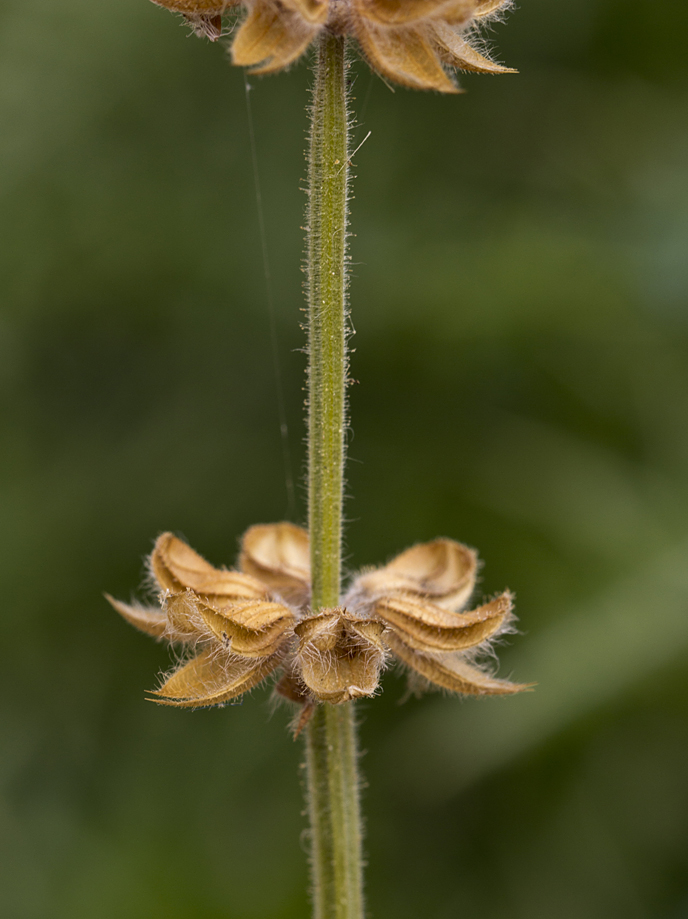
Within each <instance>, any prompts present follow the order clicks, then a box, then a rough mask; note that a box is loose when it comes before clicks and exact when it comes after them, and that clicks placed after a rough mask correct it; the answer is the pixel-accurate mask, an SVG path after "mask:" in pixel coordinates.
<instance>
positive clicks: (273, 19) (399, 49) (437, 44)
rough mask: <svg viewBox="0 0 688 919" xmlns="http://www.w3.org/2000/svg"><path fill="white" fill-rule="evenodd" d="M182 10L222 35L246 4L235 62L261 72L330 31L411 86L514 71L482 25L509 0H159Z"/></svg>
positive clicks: (204, 31) (197, 25)
mask: <svg viewBox="0 0 688 919" xmlns="http://www.w3.org/2000/svg"><path fill="white" fill-rule="evenodd" d="M153 2H154V3H157V4H158V5H159V6H164V7H166V8H167V9H169V10H173V11H175V12H177V13H181V14H182V15H183V16H185V17H186V19H188V20H189V22H190V23H191V24H192V26H193V27H194V30H195V31H196V32H197V33H198V34H200V35H205V36H207V37H208V38H210V39H211V40H212V41H215V40H216V39H217V38H219V37H220V34H221V26H222V15H223V14H224V13H225V12H227V11H228V10H229V9H230V8H231V7H237V6H239V5H243V6H244V7H245V8H246V11H247V15H246V17H245V18H244V20H243V22H242V23H241V25H240V27H239V28H238V30H237V32H236V36H235V38H234V41H233V43H232V58H233V61H234V63H235V64H238V65H240V66H242V67H252V68H254V72H255V73H268V72H270V71H275V70H281V69H282V68H283V67H287V66H288V65H289V64H291V63H293V62H294V61H295V60H296V59H297V58H299V57H300V56H301V55H302V54H303V52H304V51H305V50H306V48H307V47H308V46H309V45H310V44H311V42H312V41H313V40H314V39H315V38H316V36H317V35H318V34H319V33H320V32H322V31H323V30H324V29H328V30H330V31H331V32H333V33H335V34H337V35H347V36H350V37H351V38H353V39H355V41H356V42H358V45H359V47H360V48H361V50H362V52H363V54H364V55H365V57H366V58H367V60H368V63H369V64H370V66H371V67H372V68H373V69H374V70H376V71H377V72H378V73H380V74H381V75H382V76H383V77H385V78H387V79H389V80H392V81H393V82H395V83H401V84H402V85H404V86H409V87H411V88H413V89H435V90H439V91H440V92H445V93H451V92H457V91H458V90H457V86H456V83H455V82H454V80H453V78H452V76H451V75H450V72H448V71H451V69H452V68H457V69H459V70H469V71H475V72H477V73H513V71H511V70H509V68H507V67H503V66H501V65H500V64H496V63H495V62H494V61H492V60H490V58H489V57H486V56H485V55H483V54H481V53H480V52H479V51H478V50H477V48H476V43H475V39H474V36H475V30H476V27H477V26H478V25H480V24H481V23H484V22H486V21H488V20H489V19H494V18H495V17H496V16H498V15H499V14H500V13H501V12H503V11H504V10H505V9H506V8H507V7H508V6H510V4H511V0H153Z"/></svg>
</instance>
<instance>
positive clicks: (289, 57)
mask: <svg viewBox="0 0 688 919" xmlns="http://www.w3.org/2000/svg"><path fill="white" fill-rule="evenodd" d="M319 28H320V27H319V26H317V25H313V24H311V23H308V22H306V21H305V20H304V19H302V18H301V16H300V15H298V14H297V13H290V12H289V11H288V10H286V9H285V8H284V7H280V6H279V5H278V4H277V3H271V2H266V0H258V2H256V3H255V4H254V5H253V6H252V8H251V10H250V12H249V14H248V17H247V18H246V20H245V21H244V22H243V24H242V26H241V28H240V29H239V31H238V32H237V35H236V38H235V39H234V43H233V44H232V60H233V62H234V63H235V64H238V65H239V66H241V67H253V66H254V65H256V64H261V63H262V66H261V67H257V68H256V70H255V73H268V72H269V71H271V70H279V68H280V67H286V66H287V64H290V63H291V62H292V61H295V60H296V58H298V57H300V56H301V54H303V52H304V51H305V50H306V48H307V47H308V45H309V44H310V43H311V41H312V40H313V38H314V37H315V35H316V34H317V32H318V31H319ZM263 62H264V63H263Z"/></svg>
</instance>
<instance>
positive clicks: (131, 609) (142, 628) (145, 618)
mask: <svg viewBox="0 0 688 919" xmlns="http://www.w3.org/2000/svg"><path fill="white" fill-rule="evenodd" d="M105 599H106V600H107V601H108V603H109V604H110V606H112V607H113V608H114V609H115V610H117V612H118V613H119V614H120V616H121V617H122V618H123V619H126V620H127V622H128V623H129V625H133V626H134V628H135V629H138V630H139V632H145V633H146V635H152V636H153V637H154V638H162V637H163V635H164V634H165V629H166V627H167V619H166V617H165V614H164V613H163V612H161V611H160V609H156V608H154V607H150V606H141V604H140V603H122V601H121V600H115V598H114V597H111V596H110V594H105Z"/></svg>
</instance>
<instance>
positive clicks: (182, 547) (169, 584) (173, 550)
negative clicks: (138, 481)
mask: <svg viewBox="0 0 688 919" xmlns="http://www.w3.org/2000/svg"><path fill="white" fill-rule="evenodd" d="M150 568H151V571H152V573H153V576H154V577H155V580H156V581H157V582H158V584H159V585H160V587H161V588H162V590H170V591H172V592H175V593H179V592H181V591H183V590H184V589H185V588H190V589H191V590H193V591H194V592H195V593H197V594H201V595H202V596H204V597H209V598H213V599H217V600H218V601H222V600H225V601H233V600H257V599H259V598H261V597H265V596H266V595H267V594H268V589H267V587H266V586H265V584H261V583H260V581H257V580H256V579H255V578H252V577H250V576H249V575H247V574H241V573H240V572H239V571H227V569H225V568H214V567H213V566H212V565H211V564H210V563H209V562H207V561H206V560H205V559H204V558H202V557H201V556H200V555H199V554H198V553H197V552H194V550H193V549H192V548H191V547H190V546H188V545H187V544H186V543H185V542H183V541H182V540H181V539H177V537H176V536H175V535H174V534H173V533H163V534H162V536H159V537H158V539H157V542H156V543H155V548H154V549H153V552H152V554H151V557H150Z"/></svg>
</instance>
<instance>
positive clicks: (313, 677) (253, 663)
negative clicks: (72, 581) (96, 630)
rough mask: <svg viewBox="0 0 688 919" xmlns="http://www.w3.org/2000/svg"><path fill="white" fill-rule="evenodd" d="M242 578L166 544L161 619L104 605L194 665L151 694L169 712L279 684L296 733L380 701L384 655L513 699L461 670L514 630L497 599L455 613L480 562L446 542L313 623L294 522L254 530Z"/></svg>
mask: <svg viewBox="0 0 688 919" xmlns="http://www.w3.org/2000/svg"><path fill="white" fill-rule="evenodd" d="M240 564H241V568H242V571H234V570H227V569H226V568H215V567H213V566H212V565H211V564H210V563H209V562H207V561H206V560H205V559H204V558H202V557H201V556H200V555H198V553H196V552H194V551H193V549H191V548H190V547H189V546H187V545H186V543H185V542H183V541H182V540H180V539H178V538H177V537H176V536H173V535H172V534H171V533H163V535H162V536H160V537H159V539H158V540H157V541H156V543H155V548H154V549H153V552H152V554H151V557H150V559H149V568H150V572H151V575H152V577H153V579H154V581H155V583H156V585H157V587H158V588H159V599H160V609H155V608H152V607H144V606H141V605H139V604H135V603H134V604H127V603H122V602H121V601H119V600H114V599H113V598H112V597H109V596H108V597H107V599H108V600H109V602H110V603H111V604H112V606H113V607H114V608H115V609H116V610H117V612H118V613H119V614H120V615H121V616H122V617H123V618H124V619H126V621H127V622H129V623H130V624H131V625H133V626H134V627H135V628H137V629H139V630H140V631H142V632H146V633H147V634H148V635H151V636H153V637H154V638H164V639H166V640H168V641H170V642H173V643H176V644H181V645H182V646H184V647H186V649H187V653H188V654H190V655H192V656H190V657H189V659H187V660H186V661H185V662H184V663H183V664H181V665H180V666H178V667H177V668H176V669H175V670H174V671H173V672H172V673H171V674H170V675H169V676H168V677H167V678H166V679H165V682H164V683H163V685H162V686H161V687H160V689H158V690H156V691H155V692H154V693H153V694H152V695H153V696H154V697H155V700H156V701H158V702H160V703H162V704H164V705H176V706H182V707H198V706H205V705H222V704H224V703H225V702H227V701H229V700H231V699H234V698H236V697H237V696H240V695H241V694H242V693H244V692H246V691H248V690H249V689H251V688H253V687H254V686H256V685H258V683H260V682H261V681H262V680H264V679H265V678H266V677H268V676H270V674H272V673H273V672H274V671H276V670H277V669H279V668H281V669H282V671H283V673H282V677H281V679H280V680H279V682H278V684H277V687H276V690H277V692H278V693H279V694H280V695H281V696H282V697H284V698H286V699H289V700H290V701H292V702H296V703H298V704H300V705H301V706H302V709H301V714H300V716H299V717H297V719H296V723H295V730H296V732H297V733H298V732H299V731H300V730H302V728H303V727H304V725H305V724H306V722H307V721H308V719H309V718H310V716H311V714H312V712H313V707H314V706H315V705H316V704H317V703H318V702H328V703H331V704H342V703H345V702H349V701H351V700H352V699H357V698H360V697H363V696H372V695H374V694H375V692H376V691H377V688H378V685H379V680H380V674H381V671H382V668H383V666H384V664H385V660H386V658H387V656H388V654H389V652H391V653H392V654H393V655H394V656H395V657H397V658H398V659H399V660H400V661H401V662H402V663H404V664H405V665H406V666H408V667H409V669H410V670H411V671H412V672H413V673H415V674H416V675H417V676H418V677H419V678H422V679H423V680H424V681H426V683H427V684H430V685H435V686H438V687H440V688H443V689H447V690H450V691H452V692H459V693H467V694H471V695H485V694H505V693H513V692H520V691H521V690H523V689H527V688H528V687H527V686H525V685H522V684H516V683H509V682H508V681H507V680H497V679H495V678H494V677H493V676H491V675H490V674H489V673H486V672H484V671H482V670H481V669H480V668H479V667H477V666H476V665H475V664H474V663H472V662H471V661H469V660H467V658H466V656H465V654H464V652H466V651H468V650H471V653H472V654H473V652H474V651H478V652H480V650H481V649H484V648H485V647H486V646H487V645H488V643H489V641H490V640H491V639H492V638H494V637H495V636H496V635H499V634H500V633H502V632H504V631H505V630H506V629H508V627H509V624H510V622H511V621H512V618H513V616H512V597H511V594H509V593H508V592H507V593H504V594H502V595H501V596H500V597H497V598H495V599H494V600H491V601H490V602H489V603H485V604H483V605H482V606H479V607H477V608H476V609H474V610H470V611H469V612H459V609H460V608H461V607H462V606H463V605H464V603H465V602H466V600H467V599H468V597H469V595H470V593H471V592H472V590H473V586H474V584H475V577H476V572H477V569H478V560H477V556H476V553H475V552H474V551H473V550H472V549H469V548H467V547H466V546H463V545H461V544H460V543H457V542H454V541H453V540H450V539H436V540H433V541H432V542H429V543H423V544H420V545H417V546H412V547H411V548H410V549H407V550H406V551H405V552H402V553H401V554H400V555H398V556H397V557H396V558H394V559H392V561H391V562H389V563H388V564H387V565H384V566H383V567H381V568H378V569H376V570H373V571H367V572H365V573H363V574H361V575H359V577H357V578H356V579H355V580H354V582H353V584H352V585H351V588H350V590H349V592H348V594H347V595H346V597H345V598H344V603H343V606H342V608H340V609H325V610H319V611H317V612H315V613H313V612H312V611H311V610H310V609H309V608H308V603H309V597H310V583H309V581H310V552H309V545H308V535H307V534H306V532H305V531H304V530H302V529H301V528H299V527H296V526H293V525H292V524H290V523H277V524H270V525H262V526H255V527H251V528H250V529H249V530H248V531H247V532H246V533H245V534H244V537H243V539H242V542H241V556H240Z"/></svg>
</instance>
